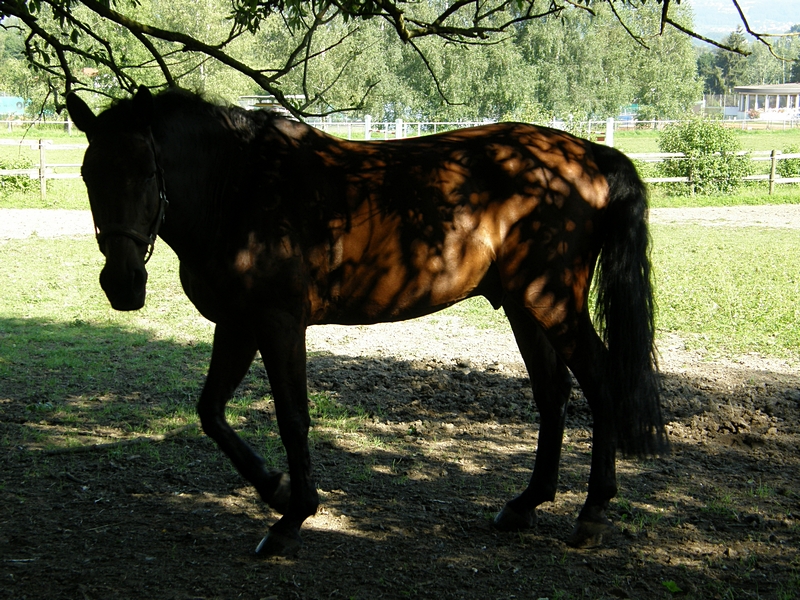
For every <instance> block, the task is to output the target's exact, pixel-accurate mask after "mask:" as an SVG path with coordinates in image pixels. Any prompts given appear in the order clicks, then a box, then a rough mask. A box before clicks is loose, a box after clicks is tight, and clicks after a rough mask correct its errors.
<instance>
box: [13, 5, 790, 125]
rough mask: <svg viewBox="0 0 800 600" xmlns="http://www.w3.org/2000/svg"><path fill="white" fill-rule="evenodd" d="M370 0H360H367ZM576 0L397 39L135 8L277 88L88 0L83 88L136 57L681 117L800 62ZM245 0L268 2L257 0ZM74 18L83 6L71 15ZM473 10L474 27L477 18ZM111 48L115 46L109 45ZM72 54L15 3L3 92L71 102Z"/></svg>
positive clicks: (435, 11)
mask: <svg viewBox="0 0 800 600" xmlns="http://www.w3.org/2000/svg"><path fill="white" fill-rule="evenodd" d="M5 3H6V2H5V0H2V1H0V4H5ZM551 4H555V3H551ZM580 4H581V3H580V2H579V3H577V5H580ZM368 5H370V3H369V2H361V3H359V2H355V3H354V4H353V6H354V7H361V8H357V10H362V11H365V10H366V9H365V8H364V7H366V6H368ZM577 5H576V4H575V3H573V4H571V5H569V6H567V7H566V8H564V9H563V10H557V11H556V10H554V11H551V12H547V11H546V10H545V11H544V12H542V14H539V15H538V16H537V17H536V18H519V19H513V18H510V17H509V15H511V17H513V15H514V13H513V11H511V12H509V10H506V11H505V12H504V13H503V15H502V16H500V15H499V14H498V15H488V16H485V18H484V19H483V20H482V21H481V23H482V26H485V27H484V28H488V25H492V24H494V25H495V26H496V27H495V29H496V30H497V31H493V32H492V33H493V34H494V35H492V36H491V37H488V36H484V37H481V36H480V35H477V34H476V35H475V36H472V37H471V36H470V35H464V34H459V32H458V31H457V28H456V27H455V26H454V25H453V24H452V22H449V21H448V23H450V24H449V25H448V27H450V30H447V31H440V34H439V35H420V36H419V37H418V38H413V39H412V40H411V41H412V42H413V43H409V40H402V35H401V36H400V38H401V39H398V28H397V23H396V22H392V21H391V20H387V19H385V18H369V17H370V16H371V15H370V14H366V13H365V14H362V13H358V14H355V13H354V14H355V16H358V17H359V18H354V14H351V15H350V17H349V18H348V16H347V13H345V14H344V15H343V14H338V15H336V16H335V17H331V18H327V17H326V16H325V15H324V14H319V13H320V10H319V5H317V4H315V3H309V4H308V6H307V10H306V11H305V12H303V10H302V8H303V6H304V5H303V3H302V2H294V3H293V4H292V6H294V7H296V8H297V11H296V12H293V13H290V14H289V16H288V17H287V14H282V13H279V12H275V11H273V12H269V11H264V12H262V13H259V14H256V13H252V14H250V13H245V16H242V14H239V13H237V14H234V15H232V14H231V2H230V0H193V1H192V2H174V1H170V2H168V1H166V0H141V1H140V2H139V3H138V4H137V5H136V6H135V8H134V9H132V10H131V12H130V13H129V17H127V18H129V19H131V20H132V21H134V22H136V23H140V22H141V23H148V22H157V23H159V26H160V27H161V28H163V30H165V31H180V32H181V34H182V35H184V36H186V39H205V40H212V41H213V40H224V47H225V51H226V52H227V54H228V55H229V56H231V57H233V59H235V60H237V61H240V62H242V63H244V62H245V61H246V63H247V65H251V66H249V67H248V68H249V69H251V70H255V71H256V72H257V73H260V74H263V76H264V77H268V78H270V81H272V82H273V83H271V84H270V86H272V87H269V86H268V87H266V88H265V87H264V85H260V84H259V83H257V82H256V81H255V80H254V79H253V77H251V76H249V75H248V72H247V71H245V72H242V71H241V70H237V69H235V68H231V66H230V65H229V64H227V63H226V62H223V61H221V60H218V59H215V58H214V57H213V56H209V54H207V53H203V52H196V51H191V48H190V47H189V46H186V45H184V46H183V47H180V46H178V47H177V49H176V47H175V46H174V45H171V44H170V43H168V41H164V40H162V41H159V40H157V39H156V40H154V41H153V40H150V41H149V42H148V44H150V45H152V46H153V48H150V46H148V44H143V43H142V40H141V38H140V37H137V36H131V35H130V34H129V32H128V31H127V30H124V29H121V28H120V27H119V25H118V23H116V22H114V21H113V20H110V19H109V18H105V17H103V16H101V15H99V14H98V13H95V12H92V11H90V10H89V9H88V8H86V6H82V5H75V7H74V8H72V11H73V12H72V13H71V14H70V16H75V18H76V19H78V20H76V21H75V23H81V24H82V26H84V27H85V28H87V29H90V30H91V41H92V43H94V44H96V45H99V46H102V48H101V49H102V52H100V50H96V51H92V52H90V51H86V52H83V53H76V54H75V55H70V57H69V63H68V69H69V73H68V75H67V76H68V77H73V78H74V79H75V81H74V82H73V83H75V84H77V83H78V82H80V85H76V86H75V87H76V88H78V89H79V88H80V87H83V88H84V89H87V90H90V91H92V92H94V93H96V94H97V95H98V99H97V101H98V102H99V101H100V98H99V97H100V96H110V97H115V96H120V95H123V94H124V93H125V91H126V87H125V86H126V83H127V81H128V80H127V79H126V78H125V76H124V75H125V74H126V73H128V71H124V72H122V74H121V72H120V70H119V68H118V67H115V66H114V65H119V64H123V63H124V64H125V65H129V68H135V70H136V81H137V82H138V83H139V84H144V85H149V86H153V87H158V86H161V85H164V83H165V68H164V67H165V66H166V67H167V70H166V72H168V73H169V78H170V79H171V83H173V84H177V85H181V86H182V87H185V88H188V89H192V90H195V91H199V92H201V93H204V94H206V95H207V96H209V97H211V98H220V99H222V100H225V101H234V100H235V99H236V98H237V97H238V96H242V95H257V94H263V93H265V92H264V90H265V89H267V90H268V91H272V92H275V93H276V95H277V96H279V99H281V100H283V101H284V103H287V104H289V105H290V107H292V108H296V109H297V110H298V111H299V112H301V113H302V114H330V113H337V112H342V111H344V112H345V113H350V114H351V115H352V116H355V117H360V116H363V115H365V114H370V115H372V116H373V118H375V119H377V120H385V121H390V120H394V119H397V118H402V119H405V120H460V119H469V120H475V119H481V118H486V119H492V120H523V121H531V122H533V121H536V122H542V121H547V120H550V119H552V118H560V119H569V118H573V119H575V120H582V119H586V118H590V117H606V116H614V115H616V114H618V112H619V111H620V110H622V109H624V107H626V106H628V105H636V107H637V109H638V114H639V118H644V119H651V118H663V119H671V118H678V117H680V116H682V115H684V114H685V113H686V111H687V109H688V108H689V107H690V106H691V105H692V103H693V102H694V101H696V100H698V99H699V98H700V96H701V94H702V93H703V91H704V90H705V91H707V92H709V93H722V92H721V91H719V90H723V91H724V90H729V89H732V86H734V85H740V84H745V83H748V84H753V83H778V82H786V81H798V76H800V68H799V67H798V63H787V62H783V61H781V60H779V59H778V58H777V57H776V55H781V54H783V55H785V57H787V58H800V39H798V37H791V36H790V37H786V38H779V39H778V40H777V42H775V43H773V44H765V43H762V42H760V41H758V40H757V39H756V40H755V41H754V42H748V41H747V38H746V37H745V35H744V33H743V32H742V31H737V32H733V33H732V34H731V36H729V38H728V39H726V40H725V41H724V43H723V44H722V46H723V47H715V48H714V49H713V50H698V47H697V46H695V45H694V44H693V42H692V37H690V36H687V35H686V34H685V31H691V30H692V29H693V22H692V13H691V9H690V8H689V7H688V6H686V5H685V4H684V5H671V7H670V8H669V10H670V11H671V12H670V13H669V22H670V23H672V24H674V26H673V27H669V28H664V14H665V7H667V6H668V2H666V3H661V4H658V3H653V2H650V3H641V4H640V3H637V2H623V3H620V4H613V3H610V2H594V3H593V4H591V10H583V9H581V8H580V7H577ZM237 6H240V8H241V7H245V8H246V7H247V6H252V7H255V8H254V9H253V10H256V8H258V6H261V7H262V9H263V5H262V4H260V3H258V2H256V3H251V4H247V3H241V4H240V5H237ZM449 6H452V4H451V5H448V4H447V3H446V2H440V1H437V0H430V1H429V2H425V3H418V4H416V5H415V7H416V8H415V10H416V11H417V12H416V13H415V21H414V23H417V22H418V23H427V24H429V26H431V25H430V24H435V23H437V22H440V21H439V19H440V17H441V15H442V14H443V13H444V12H446V11H447V10H448V7H449ZM530 6H533V3H532V2H531V4H530ZM586 6H589V3H588V2H587V3H586ZM39 10H40V13H41V14H39V16H38V18H39V21H41V22H44V21H43V20H44V19H45V18H50V19H55V20H58V18H59V15H58V14H57V12H56V9H55V8H52V7H50V8H48V5H46V4H44V3H42V4H41V7H40V9H39ZM354 10H355V9H354ZM47 11H49V13H47V14H45V13H46V12H47ZM7 12H8V11H7ZM248 15H249V16H248ZM289 17H291V18H289ZM236 19H239V20H241V19H244V22H243V23H241V24H240V26H241V27H242V28H243V31H244V30H247V35H243V34H239V35H235V36H232V35H231V31H232V29H231V28H232V27H234V26H235V24H236ZM248 19H249V20H248ZM292 19H294V20H292ZM62 20H63V21H64V22H66V23H67V24H69V22H70V21H69V19H68V18H66V17H64V16H63V15H62ZM462 20H463V19H462ZM442 22H444V21H442ZM232 23H233V25H232ZM465 23H466V21H465ZM473 24H474V22H473ZM412 25H413V23H412ZM412 25H408V27H411V26H412ZM467 25H469V23H466V24H465V25H464V27H462V30H461V31H462V32H463V31H474V29H473V30H470V29H469V28H468V27H467ZM75 27H76V29H74V30H73V31H72V32H69V28H68V27H67V28H66V29H65V28H64V27H62V29H65V33H62V34H61V35H62V37H66V38H74V39H72V40H70V39H67V41H65V42H64V44H65V47H66V46H74V47H76V48H78V47H79V42H80V40H82V39H84V38H86V36H87V35H89V34H88V33H87V32H86V31H84V30H83V29H78V28H77V27H78V26H77V24H76V25H75ZM799 28H800V26H796V27H795V28H793V31H796V30H798V29H799ZM312 31H313V35H310V32H312ZM408 35H410V34H408ZM403 41H405V42H406V43H403ZM37 44H38V45H37ZM222 45H223V42H219V43H218V44H217V46H222ZM211 46H213V44H211ZM731 48H733V49H736V50H739V51H740V52H739V53H732V52H731V51H730V49H731ZM106 55H108V56H111V57H113V59H114V61H115V62H113V64H111V65H110V64H108V61H106V60H105V59H100V58H98V57H100V56H106ZM155 56H158V59H156V58H154V57H155ZM32 57H33V59H32ZM59 60H62V57H61V55H60V54H59V53H57V52H56V53H55V54H54V52H53V46H52V44H51V45H48V44H42V43H41V41H37V38H36V37H35V36H34V35H32V33H31V29H30V27H29V26H26V23H24V22H22V21H21V20H20V19H19V18H16V17H13V16H9V15H6V16H5V17H4V18H3V19H2V21H0V92H2V93H5V94H11V95H17V96H22V97H24V98H27V99H31V100H32V104H31V105H30V106H29V110H30V111H31V112H38V111H41V110H49V111H54V110H56V109H57V108H59V106H60V100H61V99H60V97H59V95H58V88H57V85H54V79H57V77H56V75H58V74H59V73H61V71H58V70H57V68H56V67H58V61H59ZM64 60H66V58H65V59H64ZM162 63H163V64H162ZM50 67H52V68H50ZM59 68H63V65H62V66H61V67H59Z"/></svg>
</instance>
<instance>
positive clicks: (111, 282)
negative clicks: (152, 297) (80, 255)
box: [100, 263, 147, 310]
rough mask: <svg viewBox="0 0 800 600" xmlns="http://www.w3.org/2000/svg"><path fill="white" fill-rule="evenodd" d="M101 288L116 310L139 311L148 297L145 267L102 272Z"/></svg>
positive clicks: (106, 267)
mask: <svg viewBox="0 0 800 600" xmlns="http://www.w3.org/2000/svg"><path fill="white" fill-rule="evenodd" d="M100 287H102V288H103V291H104V292H105V293H106V297H107V298H108V301H109V302H111V306H112V308H114V310H139V309H140V308H142V307H143V306H144V299H145V296H146V295H147V271H146V270H145V269H144V267H143V266H141V267H139V266H136V267H129V268H122V269H120V268H117V269H112V268H109V265H108V263H106V266H105V267H104V268H103V270H102V271H101V272H100Z"/></svg>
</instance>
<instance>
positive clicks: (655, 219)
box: [0, 204, 800, 239]
mask: <svg viewBox="0 0 800 600" xmlns="http://www.w3.org/2000/svg"><path fill="white" fill-rule="evenodd" d="M650 222H651V223H656V224H678V223H697V224H700V225H706V226H709V227H720V226H721V227H770V228H777V229H800V204H780V205H768V206H729V207H719V208H654V209H652V210H651V211H650ZM93 233H94V224H93V223H92V215H91V213H90V212H89V211H88V210H85V211H84V210H58V209H13V208H4V209H0V239H14V238H26V237H30V236H32V235H38V236H40V237H60V236H71V235H92V234H93Z"/></svg>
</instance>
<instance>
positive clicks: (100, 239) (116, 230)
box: [94, 129, 169, 264]
mask: <svg viewBox="0 0 800 600" xmlns="http://www.w3.org/2000/svg"><path fill="white" fill-rule="evenodd" d="M149 141H150V149H151V150H152V152H153V160H155V163H156V184H157V185H158V214H157V215H156V218H155V220H154V221H153V223H152V224H151V225H150V232H149V233H148V235H144V234H142V233H139V232H138V231H136V230H135V229H131V228H130V227H125V226H124V225H115V224H111V225H106V226H105V227H103V231H100V228H99V227H98V226H97V223H95V225H94V231H95V238H96V239H97V245H98V246H100V251H101V252H103V243H104V242H105V240H106V239H108V238H109V237H111V236H115V235H116V236H122V237H127V238H130V239H132V240H133V241H135V242H137V243H139V244H142V245H145V246H147V254H146V255H145V257H144V264H147V261H149V260H150V257H151V256H153V250H154V249H155V245H156V238H157V237H158V231H159V229H161V224H162V223H163V222H164V218H165V215H166V210H167V206H169V200H167V189H166V186H165V185H164V169H162V168H161V165H160V164H159V162H158V154H156V142H155V139H153V131H152V129H151V130H150V140H149Z"/></svg>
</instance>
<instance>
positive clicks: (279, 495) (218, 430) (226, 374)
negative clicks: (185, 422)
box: [197, 324, 290, 513]
mask: <svg viewBox="0 0 800 600" xmlns="http://www.w3.org/2000/svg"><path fill="white" fill-rule="evenodd" d="M255 353H256V339H255V337H254V336H253V333H252V332H251V331H248V330H247V329H245V328H241V327H238V326H232V325H229V324H219V325H217V327H216V329H215V331H214V348H213V350H212V353H211V365H210V367H209V369H208V377H207V379H206V384H205V387H204V388H203V392H202V394H201V395H200V401H199V402H198V404H197V413H198V414H199V416H200V423H201V424H202V426H203V431H205V433H206V435H208V436H209V437H210V438H211V439H213V440H214V441H215V442H216V443H217V445H218V446H219V447H220V449H221V450H222V451H223V452H224V453H225V454H227V455H228V458H230V459H231V462H232V463H233V465H234V467H236V470H237V471H239V473H241V475H242V476H243V477H244V478H245V479H247V481H249V482H250V483H252V484H253V486H254V487H255V488H256V491H258V493H259V495H260V496H261V498H262V499H263V500H264V501H265V502H266V503H267V504H269V505H270V506H272V508H274V509H275V510H277V511H278V512H281V513H283V512H286V511H287V510H288V507H289V493H290V490H289V477H288V475H286V474H284V473H281V472H280V471H275V470H270V471H267V470H266V469H265V468H264V459H262V458H261V457H260V456H259V455H258V454H256V453H255V452H254V451H253V449H252V448H250V446H248V445H247V444H246V443H245V442H244V440H242V438H240V437H239V436H238V435H237V434H236V432H235V431H234V430H233V428H232V427H231V426H230V425H229V424H228V422H227V421H226V420H225V405H226V404H227V402H228V400H229V399H230V398H231V396H232V395H233V392H234V391H235V390H236V387H237V386H238V385H239V383H240V382H241V381H242V378H243V377H244V376H245V374H246V373H247V370H248V369H249V368H250V364H251V363H252V362H253V358H254V357H255Z"/></svg>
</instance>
